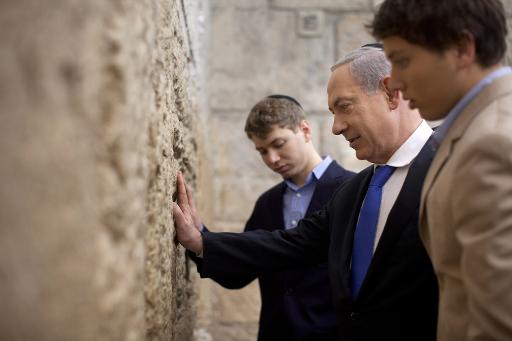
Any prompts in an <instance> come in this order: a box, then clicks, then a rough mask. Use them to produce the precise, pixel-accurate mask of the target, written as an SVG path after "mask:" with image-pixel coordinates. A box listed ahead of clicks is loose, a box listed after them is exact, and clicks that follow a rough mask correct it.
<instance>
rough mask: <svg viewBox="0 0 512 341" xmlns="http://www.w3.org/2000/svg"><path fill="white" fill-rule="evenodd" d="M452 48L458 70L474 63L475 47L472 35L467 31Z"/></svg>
mask: <svg viewBox="0 0 512 341" xmlns="http://www.w3.org/2000/svg"><path fill="white" fill-rule="evenodd" d="M453 48H454V50H455V52H456V57H457V67H458V68H460V69H464V68H467V67H468V66H470V65H472V64H474V63H475V60H476V46H475V37H473V34H471V33H470V32H468V31H464V32H463V33H462V34H461V36H460V38H459V40H458V41H457V42H456V43H455V45H454V46H453Z"/></svg>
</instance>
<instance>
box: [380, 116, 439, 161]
mask: <svg viewBox="0 0 512 341" xmlns="http://www.w3.org/2000/svg"><path fill="white" fill-rule="evenodd" d="M430 135H432V129H431V128H430V127H429V126H428V124H427V122H425V121H424V120H422V121H421V124H420V125H419V126H418V128H416V130H415V131H414V132H413V133H412V135H411V136H409V138H408V139H407V140H406V141H405V142H404V143H403V144H402V145H401V146H400V148H398V149H397V150H396V152H395V153H394V154H393V155H391V158H390V159H389V160H388V162H386V165H388V166H393V167H404V166H407V165H409V164H410V163H411V162H412V161H413V160H414V158H415V157H416V156H417V155H418V154H419V153H420V151H421V148H423V146H424V145H425V143H427V140H428V139H429V138H430Z"/></svg>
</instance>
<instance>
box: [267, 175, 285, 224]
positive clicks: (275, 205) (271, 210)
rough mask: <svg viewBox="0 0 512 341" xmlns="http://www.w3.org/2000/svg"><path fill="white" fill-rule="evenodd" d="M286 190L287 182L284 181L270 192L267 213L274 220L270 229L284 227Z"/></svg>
mask: <svg viewBox="0 0 512 341" xmlns="http://www.w3.org/2000/svg"><path fill="white" fill-rule="evenodd" d="M285 190H286V183H285V182H284V181H283V182H281V183H280V184H279V185H278V186H277V187H276V188H275V190H273V191H272V192H271V193H270V199H269V205H267V210H268V211H267V213H266V214H267V217H269V218H270V219H271V220H272V223H271V224H270V225H269V228H268V230H271V231H272V230H278V229H284V217H283V194H284V191H285Z"/></svg>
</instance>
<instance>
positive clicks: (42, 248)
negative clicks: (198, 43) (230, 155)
mask: <svg viewBox="0 0 512 341" xmlns="http://www.w3.org/2000/svg"><path fill="white" fill-rule="evenodd" d="M186 31H187V26H186V23H185V22H184V11H183V9H182V8H181V1H174V0H152V1H146V2H142V1H138V0H124V1H121V0H115V1H99V0H90V1H79V0H48V1H44V2H41V1H37V0H16V1H11V0H6V1H2V2H1V3H0V46H1V48H0V79H2V82H1V84H0V150H1V153H2V162H1V163H0V181H1V185H0V302H2V304H1V307H0V339H1V340H42V341H44V340H52V341H55V340H180V341H181V340H189V339H191V337H192V331H193V328H194V323H195V309H194V302H195V300H196V298H195V296H194V292H193V288H194V287H193V286H192V285H191V282H192V281H193V280H194V278H195V275H194V274H191V273H190V272H189V269H188V267H187V263H186V260H185V257H184V252H183V249H182V248H181V247H177V246H176V245H175V243H174V241H173V238H174V232H173V223H172V217H171V214H170V210H169V207H170V203H171V201H172V195H173V193H174V191H175V188H174V181H175V172H176V170H178V169H182V170H183V171H184V173H185V174H186V177H187V178H188V179H189V180H190V181H191V183H192V184H194V183H195V182H200V183H202V184H204V183H205V180H204V179H201V174H200V173H198V170H200V169H201V167H199V164H198V158H199V157H201V155H202V157H205V156H206V155H204V151H203V150H202V149H203V147H202V146H203V145H204V144H205V143H204V141H203V139H204V138H203V137H202V134H203V132H202V130H200V129H199V125H198V124H197V122H196V121H197V117H196V116H197V107H198V105H199V104H198V103H197V101H196V100H195V97H194V96H192V95H191V94H190V91H191V90H192V89H193V88H194V87H193V86H191V79H190V77H189V71H190V69H191V68H194V62H193V58H192V56H191V51H192V50H191V49H190V47H189V44H188V41H187V40H188V37H187V32H186ZM199 143H200V144H199ZM201 153H203V154H201ZM208 186H209V185H208V184H206V185H205V186H204V187H203V188H205V189H206V192H205V193H202V195H201V196H202V197H203V198H204V197H206V196H207V194H208V193H207V188H208ZM210 187H211V186H210ZM204 201H206V200H204ZM205 211H208V209H207V208H206V209H205Z"/></svg>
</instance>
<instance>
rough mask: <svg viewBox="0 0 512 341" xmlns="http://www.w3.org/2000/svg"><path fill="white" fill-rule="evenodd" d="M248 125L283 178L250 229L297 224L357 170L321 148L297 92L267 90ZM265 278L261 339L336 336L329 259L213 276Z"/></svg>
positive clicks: (241, 281)
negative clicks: (259, 271) (274, 269)
mask: <svg viewBox="0 0 512 341" xmlns="http://www.w3.org/2000/svg"><path fill="white" fill-rule="evenodd" d="M245 132H246V133H247V136H248V137H249V139H251V141H252V142H253V143H254V146H255V148H256V150H257V151H258V152H259V153H260V155H261V158H262V159H263V162H264V163H265V165H266V166H267V167H268V168H269V169H271V170H272V171H274V172H276V173H278V174H279V175H281V176H282V177H283V181H282V182H280V183H279V184H277V185H276V186H274V187H272V188H270V189H269V190H267V191H266V192H265V193H263V194H262V195H261V196H260V197H259V198H258V201H257V202H256V205H255V207H254V210H253V212H252V214H251V217H250V218H249V221H248V222H247V224H246V225H245V231H252V230H256V229H261V228H263V229H265V230H268V231H274V230H285V229H290V228H293V227H295V226H296V225H297V223H298V221H299V220H300V219H302V218H303V217H309V216H311V215H312V214H313V213H314V212H315V211H317V210H319V209H320V208H322V206H323V205H325V204H326V203H327V201H328V200H329V199H330V197H331V196H332V194H333V192H334V190H335V189H336V188H337V187H339V185H340V184H342V183H343V182H344V181H345V180H348V179H349V178H351V177H352V176H353V175H354V173H352V172H349V171H347V170H345V169H343V168H342V167H341V166H339V165H338V163H336V161H333V160H332V159H331V158H330V157H329V156H326V157H325V158H323V159H322V158H321V157H320V155H319V154H318V152H317V151H316V149H315V147H314V145H313V141H312V132H311V127H310V125H309V123H308V121H306V119H305V115H304V110H303V109H302V106H301V105H300V104H299V102H298V101H297V100H295V99H294V98H292V97H289V96H285V95H272V96H268V97H265V98H263V99H262V100H261V101H259V102H258V103H257V104H256V105H255V106H254V107H253V108H252V109H251V111H250V113H249V116H248V117H247V121H246V125H245ZM256 277H257V278H258V280H259V284H260V290H261V313H260V328H259V333H258V340H259V341H274V340H290V341H307V340H311V341H313V340H325V341H329V340H332V341H334V340H335V339H336V315H335V313H334V307H333V304H332V297H331V290H330V286H329V279H328V276H327V264H325V263H323V264H318V265H316V264H315V265H309V266H301V267H297V268H294V269H290V270H284V271H280V272H271V273H265V274H261V275H259V276H256V275H255V274H253V275H250V276H244V277H238V278H235V277H230V276H222V275H219V276H212V279H213V280H215V281H216V282H218V283H219V284H221V285H222V286H224V287H226V288H230V289H238V288H242V287H244V286H246V285H247V284H249V283H250V282H252V281H253V280H254V279H255V278H256Z"/></svg>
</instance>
